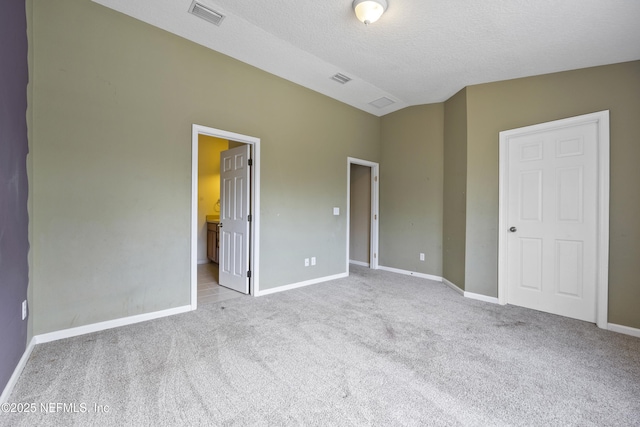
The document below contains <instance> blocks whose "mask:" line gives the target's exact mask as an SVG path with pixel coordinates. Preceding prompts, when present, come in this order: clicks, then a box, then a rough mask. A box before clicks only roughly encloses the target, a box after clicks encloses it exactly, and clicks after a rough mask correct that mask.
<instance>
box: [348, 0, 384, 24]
mask: <svg viewBox="0 0 640 427" xmlns="http://www.w3.org/2000/svg"><path fill="white" fill-rule="evenodd" d="M353 10H354V11H355V12H356V16H357V17H358V19H359V20H361V21H362V22H364V25H369V24H371V23H373V22H376V21H377V20H378V19H380V17H381V16H382V14H383V13H384V11H385V10H387V0H353Z"/></svg>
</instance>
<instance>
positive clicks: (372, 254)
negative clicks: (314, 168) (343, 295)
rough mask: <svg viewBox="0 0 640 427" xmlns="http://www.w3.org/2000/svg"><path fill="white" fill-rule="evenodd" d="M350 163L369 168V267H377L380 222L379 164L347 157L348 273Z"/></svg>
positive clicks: (347, 265) (347, 266)
mask: <svg viewBox="0 0 640 427" xmlns="http://www.w3.org/2000/svg"><path fill="white" fill-rule="evenodd" d="M351 165H360V166H367V167H370V168H371V230H370V244H369V268H370V269H372V270H376V269H377V268H378V265H379V263H378V261H379V254H380V251H379V250H378V246H379V232H380V227H379V224H378V223H379V222H380V213H379V206H380V201H379V198H380V165H379V164H378V163H376V162H370V161H368V160H363V159H358V158H355V157H347V253H346V254H347V264H346V271H347V274H348V273H349V249H350V247H349V244H350V238H351Z"/></svg>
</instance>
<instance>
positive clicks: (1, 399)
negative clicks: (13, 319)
mask: <svg viewBox="0 0 640 427" xmlns="http://www.w3.org/2000/svg"><path fill="white" fill-rule="evenodd" d="M35 346H36V338H35V337H33V338H31V341H30V342H29V345H28V346H27V348H26V350H25V351H24V354H23V355H22V357H21V358H20V361H19V362H18V365H17V366H16V368H15V369H14V370H13V374H12V375H11V378H9V381H8V382H7V385H6V386H4V390H3V391H2V394H1V395H0V404H2V403H6V402H8V401H9V396H10V395H11V392H13V388H14V387H15V386H16V384H17V383H18V378H20V375H21V374H22V371H23V369H24V367H25V366H26V365H27V361H29V357H30V356H31V352H32V351H33V348H34V347H35Z"/></svg>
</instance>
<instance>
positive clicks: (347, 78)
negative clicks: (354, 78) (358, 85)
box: [331, 73, 351, 84]
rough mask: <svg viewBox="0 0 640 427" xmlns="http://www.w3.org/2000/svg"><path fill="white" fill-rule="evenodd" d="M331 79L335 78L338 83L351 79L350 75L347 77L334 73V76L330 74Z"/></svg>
mask: <svg viewBox="0 0 640 427" xmlns="http://www.w3.org/2000/svg"><path fill="white" fill-rule="evenodd" d="M331 80H335V81H336V82H338V83H340V84H345V83H347V82H349V81H351V77H347V76H345V75H344V74H340V73H338V74H336V75H335V76H331Z"/></svg>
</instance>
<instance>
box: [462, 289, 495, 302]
mask: <svg viewBox="0 0 640 427" xmlns="http://www.w3.org/2000/svg"><path fill="white" fill-rule="evenodd" d="M464 297H465V298H469V299H477V300H478V301H484V302H490V303H492V304H499V303H498V298H496V297H488V296H486V295H482V294H474V293H473V292H466V291H465V292H464Z"/></svg>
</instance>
